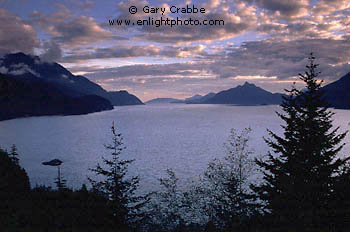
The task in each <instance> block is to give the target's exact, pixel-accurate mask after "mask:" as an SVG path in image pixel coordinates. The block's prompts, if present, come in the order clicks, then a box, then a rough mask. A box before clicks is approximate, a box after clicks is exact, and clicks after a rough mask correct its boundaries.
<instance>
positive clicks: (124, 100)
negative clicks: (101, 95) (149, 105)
mask: <svg viewBox="0 0 350 232" xmlns="http://www.w3.org/2000/svg"><path fill="white" fill-rule="evenodd" d="M107 99H108V100H109V101H110V102H111V103H112V104H113V105H115V106H122V105H143V103H142V101H141V100H140V99H138V98H137V97H136V96H134V95H132V94H130V93H128V92H127V91H125V90H121V91H115V92H108V96H107Z"/></svg>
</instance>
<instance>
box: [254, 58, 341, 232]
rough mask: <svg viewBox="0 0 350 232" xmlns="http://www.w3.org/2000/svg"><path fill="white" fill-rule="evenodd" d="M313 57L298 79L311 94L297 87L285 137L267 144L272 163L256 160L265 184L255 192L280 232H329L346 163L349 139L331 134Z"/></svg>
mask: <svg viewBox="0 0 350 232" xmlns="http://www.w3.org/2000/svg"><path fill="white" fill-rule="evenodd" d="M314 61H315V57H314V56H313V54H312V53H311V54H310V56H309V64H308V65H307V66H306V68H307V71H306V72H305V74H299V76H300V79H301V80H302V81H303V82H304V83H305V85H306V90H298V89H296V88H295V86H294V85H293V87H292V89H291V90H286V91H287V92H288V93H289V96H287V97H283V102H282V104H281V107H282V109H283V113H277V114H278V116H279V117H280V118H281V119H282V120H283V121H284V122H285V125H283V126H282V128H283V129H284V134H283V136H279V135H277V134H275V133H273V132H272V131H270V130H268V132H269V134H270V136H271V138H268V139H265V141H266V143H267V144H268V145H269V146H270V147H271V148H272V150H273V153H274V154H273V153H271V152H270V153H269V154H268V159H267V160H265V161H263V160H256V162H257V164H258V165H259V166H260V167H261V168H262V170H263V174H264V182H263V183H262V184H261V185H260V186H252V188H253V190H254V191H255V192H256V193H257V195H258V196H259V197H260V199H262V200H263V201H264V202H265V203H266V205H265V207H264V208H265V210H266V212H267V213H269V214H270V216H271V218H272V221H273V223H274V224H273V228H271V230H270V231H273V230H272V229H275V231H329V230H330V227H331V225H330V218H331V216H332V215H331V211H332V210H331V209H330V205H331V202H332V198H333V197H334V196H333V195H334V183H335V180H336V178H337V174H338V172H339V170H340V169H341V167H343V166H344V164H345V163H346V162H347V159H340V158H338V157H337V154H338V153H339V151H340V150H341V149H342V147H343V145H344V144H342V140H343V138H344V137H345V135H346V133H341V134H338V129H339V128H335V129H334V128H332V116H333V114H334V113H332V112H330V111H329V110H328V106H329V105H328V104H327V103H326V102H325V101H324V98H323V93H322V90H320V88H321V85H322V81H318V80H317V79H316V78H317V76H318V74H319V72H317V71H316V68H317V66H318V64H315V63H314Z"/></svg>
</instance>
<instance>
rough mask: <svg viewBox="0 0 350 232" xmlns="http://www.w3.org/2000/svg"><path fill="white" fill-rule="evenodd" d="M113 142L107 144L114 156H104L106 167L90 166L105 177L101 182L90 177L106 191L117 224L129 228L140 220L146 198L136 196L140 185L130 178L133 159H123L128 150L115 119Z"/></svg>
mask: <svg viewBox="0 0 350 232" xmlns="http://www.w3.org/2000/svg"><path fill="white" fill-rule="evenodd" d="M111 131H112V144H110V145H105V148H106V149H107V150H109V151H111V158H110V159H107V158H104V157H102V160H103V163H104V166H101V165H100V164H97V166H96V168H93V169H91V171H92V172H94V173H96V175H101V176H103V177H104V179H103V180H101V181H95V180H92V179H91V178H89V181H90V183H91V184H92V186H93V189H94V190H95V191H97V192H100V193H102V194H104V195H105V196H106V197H107V198H108V199H109V202H108V203H109V209H110V210H111V213H112V218H113V220H114V223H115V224H116V225H118V226H119V228H126V227H128V225H130V224H131V223H133V222H135V221H136V219H139V218H140V217H141V215H140V214H139V209H140V207H141V206H142V205H143V204H144V202H142V200H143V199H144V198H143V197H136V196H135V191H136V189H137V187H138V184H139V177H138V176H134V177H130V178H128V177H127V176H126V175H127V172H128V165H129V164H131V163H132V162H134V160H122V159H121V158H120V156H121V155H122V151H123V150H124V149H125V147H124V145H123V138H122V135H121V134H120V133H117V131H116V129H115V126H114V122H113V124H112V127H111Z"/></svg>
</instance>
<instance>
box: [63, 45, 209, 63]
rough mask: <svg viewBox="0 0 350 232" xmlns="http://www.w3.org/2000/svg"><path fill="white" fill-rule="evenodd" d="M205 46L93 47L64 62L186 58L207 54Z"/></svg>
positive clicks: (69, 57)
mask: <svg viewBox="0 0 350 232" xmlns="http://www.w3.org/2000/svg"><path fill="white" fill-rule="evenodd" d="M204 48H205V46H203V45H197V46H186V47H178V46H165V47H160V46H154V45H146V46H137V45H134V46H126V45H121V46H114V47H108V48H95V49H94V48H92V49H89V50H88V51H81V50H80V51H78V53H77V54H74V52H73V55H69V56H65V57H64V59H63V60H64V62H80V61H83V60H90V59H108V58H130V57H171V58H175V57H177V58H186V57H193V56H195V55H201V54H202V55H204V54H206V53H205V52H204V51H203V49H204Z"/></svg>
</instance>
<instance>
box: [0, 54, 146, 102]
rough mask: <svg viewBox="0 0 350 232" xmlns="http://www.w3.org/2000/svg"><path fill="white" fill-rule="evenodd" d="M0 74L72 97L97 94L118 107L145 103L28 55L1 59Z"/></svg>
mask: <svg viewBox="0 0 350 232" xmlns="http://www.w3.org/2000/svg"><path fill="white" fill-rule="evenodd" d="M0 73H2V74H5V75H6V76H9V77H12V78H14V79H16V80H23V79H26V80H31V81H40V82H46V83H49V84H51V85H53V86H54V87H56V88H57V89H58V90H60V91H61V92H62V93H63V94H66V95H67V96H70V97H82V96H86V95H97V96H100V97H103V98H106V99H108V100H109V101H110V102H111V103H112V104H113V105H116V106H119V105H134V104H143V103H142V102H141V101H140V100H139V99H138V98H136V97H135V96H134V95H130V96H128V95H129V93H128V92H126V91H123V92H122V93H118V92H117V93H116V92H107V91H106V90H104V89H103V88H102V87H101V86H99V85H98V84H96V83H94V82H92V81H90V80H89V79H87V78H86V77H84V76H75V75H73V74H72V73H71V72H69V71H68V70H67V69H65V68H64V67H63V66H61V65H59V64H57V63H48V62H43V61H41V60H40V58H39V57H38V56H31V55H26V54H24V53H15V54H7V55H5V56H4V58H2V59H0ZM135 98H136V99H135ZM131 99H134V100H131Z"/></svg>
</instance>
